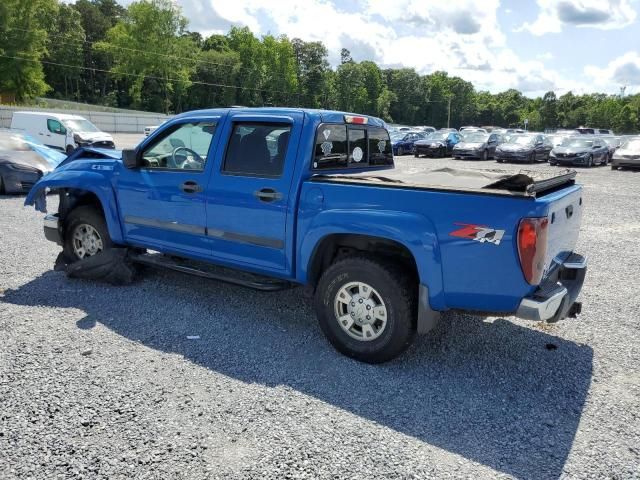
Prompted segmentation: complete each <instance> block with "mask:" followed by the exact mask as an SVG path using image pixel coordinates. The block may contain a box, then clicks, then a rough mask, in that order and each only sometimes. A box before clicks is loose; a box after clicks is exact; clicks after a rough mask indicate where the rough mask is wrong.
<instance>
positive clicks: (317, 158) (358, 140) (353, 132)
mask: <svg viewBox="0 0 640 480" xmlns="http://www.w3.org/2000/svg"><path fill="white" fill-rule="evenodd" d="M381 166H393V152H392V150H391V141H390V139H389V132H387V130H386V129H384V128H381V127H374V126H368V125H367V126H365V125H347V124H321V125H320V126H319V127H318V131H317V134H316V143H315V150H314V157H313V169H314V170H329V169H339V168H340V169H342V168H366V167H381Z"/></svg>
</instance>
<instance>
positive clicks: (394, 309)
mask: <svg viewBox="0 0 640 480" xmlns="http://www.w3.org/2000/svg"><path fill="white" fill-rule="evenodd" d="M350 282H366V283H367V284H368V285H370V286H371V287H372V288H373V289H375V290H376V291H377V292H378V293H379V296H380V298H381V299H382V301H383V302H384V305H385V307H386V311H387V323H386V325H385V327H384V330H383V331H382V333H380V336H379V337H378V338H376V339H375V340H370V341H364V340H357V339H355V338H353V337H351V336H350V335H349V334H348V333H347V332H346V331H345V330H344V329H343V328H342V327H341V326H340V324H339V323H338V319H337V318H336V313H335V306H334V302H335V300H336V296H337V295H338V293H339V291H340V289H341V288H342V287H343V286H345V285H347V284H348V283H350ZM416 299H417V286H416V281H415V280H414V281H413V282H412V279H411V278H410V277H409V276H407V275H406V274H404V273H403V272H402V270H401V269H400V268H398V267H396V266H394V265H392V264H390V263H387V262H384V261H381V260H378V259H374V258H371V257H368V256H365V255H355V256H351V257H346V258H343V259H341V260H338V261H337V262H335V263H334V264H333V265H331V266H330V267H329V268H327V270H325V272H324V273H323V274H322V277H321V278H320V281H319V282H318V286H317V288H316V293H315V301H314V303H315V310H316V315H317V317H318V322H319V323H320V328H321V329H322V331H323V333H324V334H325V336H326V337H327V339H328V340H329V342H330V343H331V344H332V345H333V347H334V348H335V349H336V350H338V351H339V352H341V353H342V354H344V355H346V356H348V357H351V358H354V359H356V360H359V361H361V362H366V363H382V362H386V361H389V360H391V359H393V358H395V357H397V356H398V355H400V354H401V353H402V352H403V351H404V350H405V349H406V348H407V347H408V346H409V345H411V342H412V341H413V338H414V335H415V321H414V319H415V318H416V315H417V300H416Z"/></svg>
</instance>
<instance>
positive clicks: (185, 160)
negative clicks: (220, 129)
mask: <svg viewBox="0 0 640 480" xmlns="http://www.w3.org/2000/svg"><path fill="white" fill-rule="evenodd" d="M215 129H216V124H215V122H211V121H203V122H189V123H180V124H178V125H174V126H173V127H171V128H170V129H169V130H167V131H165V132H163V135H162V136H161V137H160V138H159V139H157V140H156V141H155V142H153V143H152V144H151V145H148V146H147V147H146V148H145V150H144V151H143V152H142V163H143V168H148V169H170V170H176V169H178V170H191V171H194V170H195V171H203V170H204V167H205V165H206V163H207V156H208V154H209V147H210V146H211V140H212V139H213V134H214V133H215Z"/></svg>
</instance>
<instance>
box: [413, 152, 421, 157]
mask: <svg viewBox="0 0 640 480" xmlns="http://www.w3.org/2000/svg"><path fill="white" fill-rule="evenodd" d="M413 156H414V157H416V158H420V154H419V153H418V150H416V151H415V152H413Z"/></svg>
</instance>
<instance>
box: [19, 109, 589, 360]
mask: <svg viewBox="0 0 640 480" xmlns="http://www.w3.org/2000/svg"><path fill="white" fill-rule="evenodd" d="M385 127H386V126H385V123H384V122H383V121H382V120H380V119H377V118H374V117H369V116H363V115H355V114H349V113H343V112H334V111H320V110H304V109H285V108H256V109H250V108H232V109H213V110H203V111H196V112H190V113H185V114H181V115H178V116H176V117H174V118H172V119H171V120H169V121H168V122H167V123H165V124H164V125H162V126H161V127H160V128H159V129H158V130H156V131H155V132H153V133H152V134H151V135H150V136H149V137H148V138H146V139H145V140H144V141H143V142H142V143H141V144H140V145H139V146H138V147H137V148H136V149H135V150H125V151H123V152H122V153H121V152H117V151H113V150H106V149H104V150H102V149H95V148H83V149H80V150H78V151H76V152H74V154H73V155H71V156H70V157H68V158H67V159H66V160H65V161H64V162H62V163H61V164H60V165H59V166H58V167H57V168H56V169H55V170H54V171H53V172H52V173H50V174H48V175H47V176H46V177H44V178H43V179H41V180H40V181H39V182H38V183H37V184H36V185H35V186H34V187H33V189H32V190H31V191H30V193H29V195H28V196H27V198H26V200H25V204H26V205H33V204H35V205H36V208H37V209H39V210H41V211H44V212H46V192H47V191H55V192H57V193H58V194H59V196H60V202H59V207H58V212H56V213H50V214H49V215H47V216H46V217H45V235H46V237H47V238H48V239H50V240H53V241H55V242H57V243H58V244H60V245H61V246H62V247H63V253H64V256H65V257H66V258H67V259H68V261H69V262H71V264H72V265H74V264H75V265H78V264H80V262H88V261H90V260H92V259H95V258H98V256H99V255H104V254H105V253H107V252H109V251H110V249H111V251H114V250H115V249H116V248H124V249H127V252H129V253H130V255H129V258H131V259H132V261H134V262H139V263H144V264H147V265H153V266H158V267H165V268H171V269H174V270H178V271H182V272H185V273H190V274H194V275H198V276H200V277H208V278H214V279H218V280H225V281H229V282H232V283H234V284H238V285H242V286H245V287H252V288H258V289H262V290H276V289H280V288H287V287H291V286H296V285H302V286H304V289H303V291H304V292H306V293H307V294H308V295H309V296H312V298H313V299H314V305H315V310H316V313H317V317H318V320H319V323H320V326H321V329H322V331H323V332H324V334H325V335H326V336H327V338H328V339H329V341H330V342H331V343H332V344H333V345H334V347H336V349H337V350H339V351H340V352H342V353H344V354H346V355H349V356H351V357H353V358H356V359H358V360H361V361H365V362H371V363H376V362H383V361H386V360H390V359H392V358H394V357H395V356H397V355H399V354H400V353H401V352H402V351H403V350H404V349H405V348H406V347H407V346H408V345H409V344H410V343H411V340H412V339H413V338H414V335H415V334H416V333H426V332H428V331H429V330H431V329H432V328H433V327H434V326H435V325H436V323H437V321H438V319H439V318H440V314H441V312H446V311H453V310H456V311H469V312H475V313H480V314H482V313H484V314H487V315H516V316H518V317H521V318H525V319H529V320H533V321H548V322H555V321H558V320H560V319H563V318H565V317H567V316H574V315H575V314H577V313H578V312H579V307H580V304H579V303H577V302H576V298H577V296H578V294H579V292H580V289H581V287H582V283H583V281H584V277H585V272H586V260H585V259H584V257H582V256H580V255H579V254H577V253H574V252H573V249H574V247H575V245H576V241H577V238H578V232H579V230H580V222H581V217H582V209H583V205H584V202H583V192H582V187H581V186H580V185H578V184H576V183H575V172H573V171H570V170H566V171H558V170H554V171H552V172H549V173H541V174H540V175H539V177H532V176H529V175H527V174H523V173H521V174H516V175H513V174H508V173H500V172H495V171H486V172H479V171H477V170H473V171H466V170H457V169H451V168H445V169H441V170H432V171H428V170H422V171H402V170H397V169H394V160H393V153H392V147H391V142H390V138H389V134H388V132H387V130H386V128H385Z"/></svg>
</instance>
